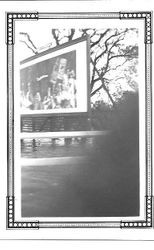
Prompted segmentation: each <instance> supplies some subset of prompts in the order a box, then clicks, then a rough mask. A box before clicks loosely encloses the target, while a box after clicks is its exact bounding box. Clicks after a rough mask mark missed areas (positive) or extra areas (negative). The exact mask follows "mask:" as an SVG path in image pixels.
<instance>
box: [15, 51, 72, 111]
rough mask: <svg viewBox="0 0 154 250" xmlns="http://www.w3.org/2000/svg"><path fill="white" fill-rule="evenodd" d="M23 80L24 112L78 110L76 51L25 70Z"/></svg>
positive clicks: (22, 75) (22, 106)
mask: <svg viewBox="0 0 154 250" xmlns="http://www.w3.org/2000/svg"><path fill="white" fill-rule="evenodd" d="M41 64H42V65H41ZM41 66H42V67H41ZM20 76H21V77H20V79H21V83H20V84H21V97H20V106H21V108H22V109H23V110H25V109H26V110H50V109H61V108H76V107H77V100H76V92H77V88H76V53H75V51H71V52H69V53H67V54H65V55H61V56H58V57H56V58H52V59H49V60H46V61H43V62H41V63H37V64H35V65H32V66H30V67H28V68H26V69H23V70H22V71H21V73H20Z"/></svg>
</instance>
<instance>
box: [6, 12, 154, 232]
mask: <svg viewBox="0 0 154 250" xmlns="http://www.w3.org/2000/svg"><path fill="white" fill-rule="evenodd" d="M47 18H51V19H59V18H61V19H78V18H81V19H84V18H86V19H90V18H93V19H121V20H124V19H134V20H135V19H143V20H144V24H145V41H144V42H145V85H146V86H145V88H146V93H145V95H146V96H145V100H146V115H145V120H146V138H145V140H146V196H145V204H144V207H145V219H144V220H142V221H129V220H128V221H121V220H119V221H118V222H117V221H102V222H90V221H89V222H83V221H79V222H74V221H72V222H67V221H66V222H50V221H49V222H42V221H28V222H26V221H25V222H23V221H16V219H15V196H14V159H13V157H14V106H13V103H14V99H13V98H14V80H13V68H14V64H13V59H14V42H15V41H14V32H15V22H16V21H17V20H18V21H19V20H25V19H28V20H38V19H47ZM6 46H7V145H8V146H7V197H6V215H7V216H6V228H7V229H39V228H142V229H143V228H151V227H153V212H152V211H153V194H152V55H151V51H152V12H151V11H144V12H143V11H141V12H140V11H135V12H99V13H38V12H35V13H33V12H32V13H31V12H26V13H23V12H6Z"/></svg>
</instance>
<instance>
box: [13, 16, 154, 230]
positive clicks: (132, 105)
mask: <svg viewBox="0 0 154 250" xmlns="http://www.w3.org/2000/svg"><path fill="white" fill-rule="evenodd" d="M14 15H15V16H14V18H17V14H14ZM56 15H57V16H54V18H56V19H52V17H53V16H52V14H51V18H49V16H50V15H49V14H46V13H44V14H40V15H38V17H39V18H38V20H35V22H31V20H28V21H27V20H26V21H24V20H22V22H16V23H15V24H16V25H15V33H14V34H15V44H14V65H15V66H14V75H13V77H14V85H13V86H14V91H13V98H14V99H13V100H14V106H13V112H14V120H13V121H14V124H15V126H14V128H13V129H14V145H15V147H14V159H15V165H14V166H15V168H14V170H15V171H14V176H15V186H14V189H13V191H12V192H14V194H15V195H14V196H15V203H16V209H15V217H16V218H18V220H19V221H20V220H21V221H26V220H31V221H33V220H34V221H38V222H37V227H39V226H40V227H41V226H42V227H50V226H51V227H54V226H55V225H56V226H57V227H61V226H62V227H63V226H64V227H65V226H67V223H68V224H69V226H70V227H71V226H73V225H74V224H73V223H75V225H77V227H78V226H80V223H83V227H84V225H85V226H86V225H87V224H86V223H89V224H88V226H89V227H90V226H96V227H97V226H98V227H101V226H105V227H126V226H129V223H127V221H130V223H131V221H135V222H134V223H135V224H133V225H134V226H135V227H138V226H140V225H138V222H136V221H140V220H143V218H144V215H145V207H144V206H145V197H146V194H147V189H146V185H147V184H146V179H145V173H146V171H147V169H146V164H145V163H146V154H145V151H146V141H145V136H146V122H145V117H146V107H147V106H146V98H145V97H146V93H147V92H146V91H147V89H146V87H147V85H146V83H147V82H146V81H147V79H148V78H145V75H146V74H147V73H146V70H149V67H148V66H147V68H146V67H145V60H147V59H148V56H147V54H146V53H147V48H146V49H145V47H144V42H145V36H144V29H142V25H140V19H139V20H137V21H136V24H134V20H133V21H132V20H131V19H129V20H126V21H127V22H126V21H125V20H122V19H120V18H119V19H118V18H117V19H115V20H114V19H111V20H109V21H108V20H106V19H105V17H104V20H103V18H102V20H101V19H99V18H100V16H99V15H98V17H99V18H98V19H97V18H96V17H97V14H96V13H95V15H92V14H91V15H90V14H89V18H87V16H86V15H85V14H83V15H81V17H80V16H79V19H78V18H77V16H75V15H74V16H71V15H69V14H68V18H66V16H65V15H64V18H62V14H56ZM78 15H80V14H78ZM84 15H85V16H84ZM125 15H126V14H124V16H122V17H123V18H126V19H127V17H126V16H125ZM135 15H137V14H135ZM25 16H26V15H25V14H23V18H26V17H25ZM36 16H37V14H31V15H30V18H34V19H35V17H36ZM46 16H47V18H46ZM102 16H103V14H102ZM21 17H22V15H21V16H20V18H21ZM131 17H132V16H131ZM139 18H140V16H139ZM70 19H71V22H70ZM100 20H101V22H100ZM18 21H19V20H18ZM8 23H9V22H8ZM40 31H41V32H40ZM145 55H146V56H145ZM147 65H148V63H147ZM11 76H12V75H11ZM146 76H147V75H146ZM141 134H142V137H141ZM143 135H144V136H143ZM11 190H12V189H11ZM148 190H150V189H148ZM125 221H126V223H125ZM55 223H57V224H55ZM95 223H96V224H95ZM99 223H100V224H99ZM34 224H35V223H34ZM64 224H65V225H64ZM94 224H95V225H94ZM25 225H27V224H25ZM146 225H147V224H146ZM146 225H142V223H141V226H146ZM16 226H18V225H16ZM35 226H36V225H35Z"/></svg>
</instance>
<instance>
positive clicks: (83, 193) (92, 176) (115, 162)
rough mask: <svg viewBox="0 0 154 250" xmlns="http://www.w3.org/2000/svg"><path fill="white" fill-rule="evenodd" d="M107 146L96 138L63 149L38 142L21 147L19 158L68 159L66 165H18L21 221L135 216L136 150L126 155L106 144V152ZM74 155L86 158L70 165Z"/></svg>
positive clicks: (137, 178) (136, 205)
mask: <svg viewBox="0 0 154 250" xmlns="http://www.w3.org/2000/svg"><path fill="white" fill-rule="evenodd" d="M102 141H103V142H102ZM108 141H109V139H103V140H102V138H99V140H96V141H95V142H93V141H92V142H89V143H85V144H84V143H83V144H82V143H76V142H74V143H72V144H71V145H67V146H66V145H65V144H63V143H62V142H59V145H57V146H55V145H54V146H53V145H51V143H49V142H43V143H41V144H40V145H39V146H38V147H36V148H35V150H32V149H30V145H28V144H27V145H28V146H27V147H26V146H24V150H22V157H25V158H26V157H27V158H30V157H33V158H39V157H46V158H47V157H59V156H63V157H65V156H70V157H72V159H73V160H72V163H71V162H69V164H64V163H63V161H59V164H58V165H53V164H51V165H44V166H37V165H36V166H30V165H29V166H22V168H21V171H22V182H21V183H22V216H24V217H93V216H95V217H99V216H137V215H139V166H138V151H137V147H136V149H135V147H134V148H133V150H132V151H131V150H129V151H128V149H129V148H128V147H126V146H125V145H122V144H121V146H120V148H117V144H116V142H115V143H113V142H112V147H111V145H110V143H109V142H108ZM113 144H115V146H114V145H113ZM124 146H125V147H124ZM131 147H132V146H131ZM76 156H86V159H85V162H74V158H75V157H76Z"/></svg>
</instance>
